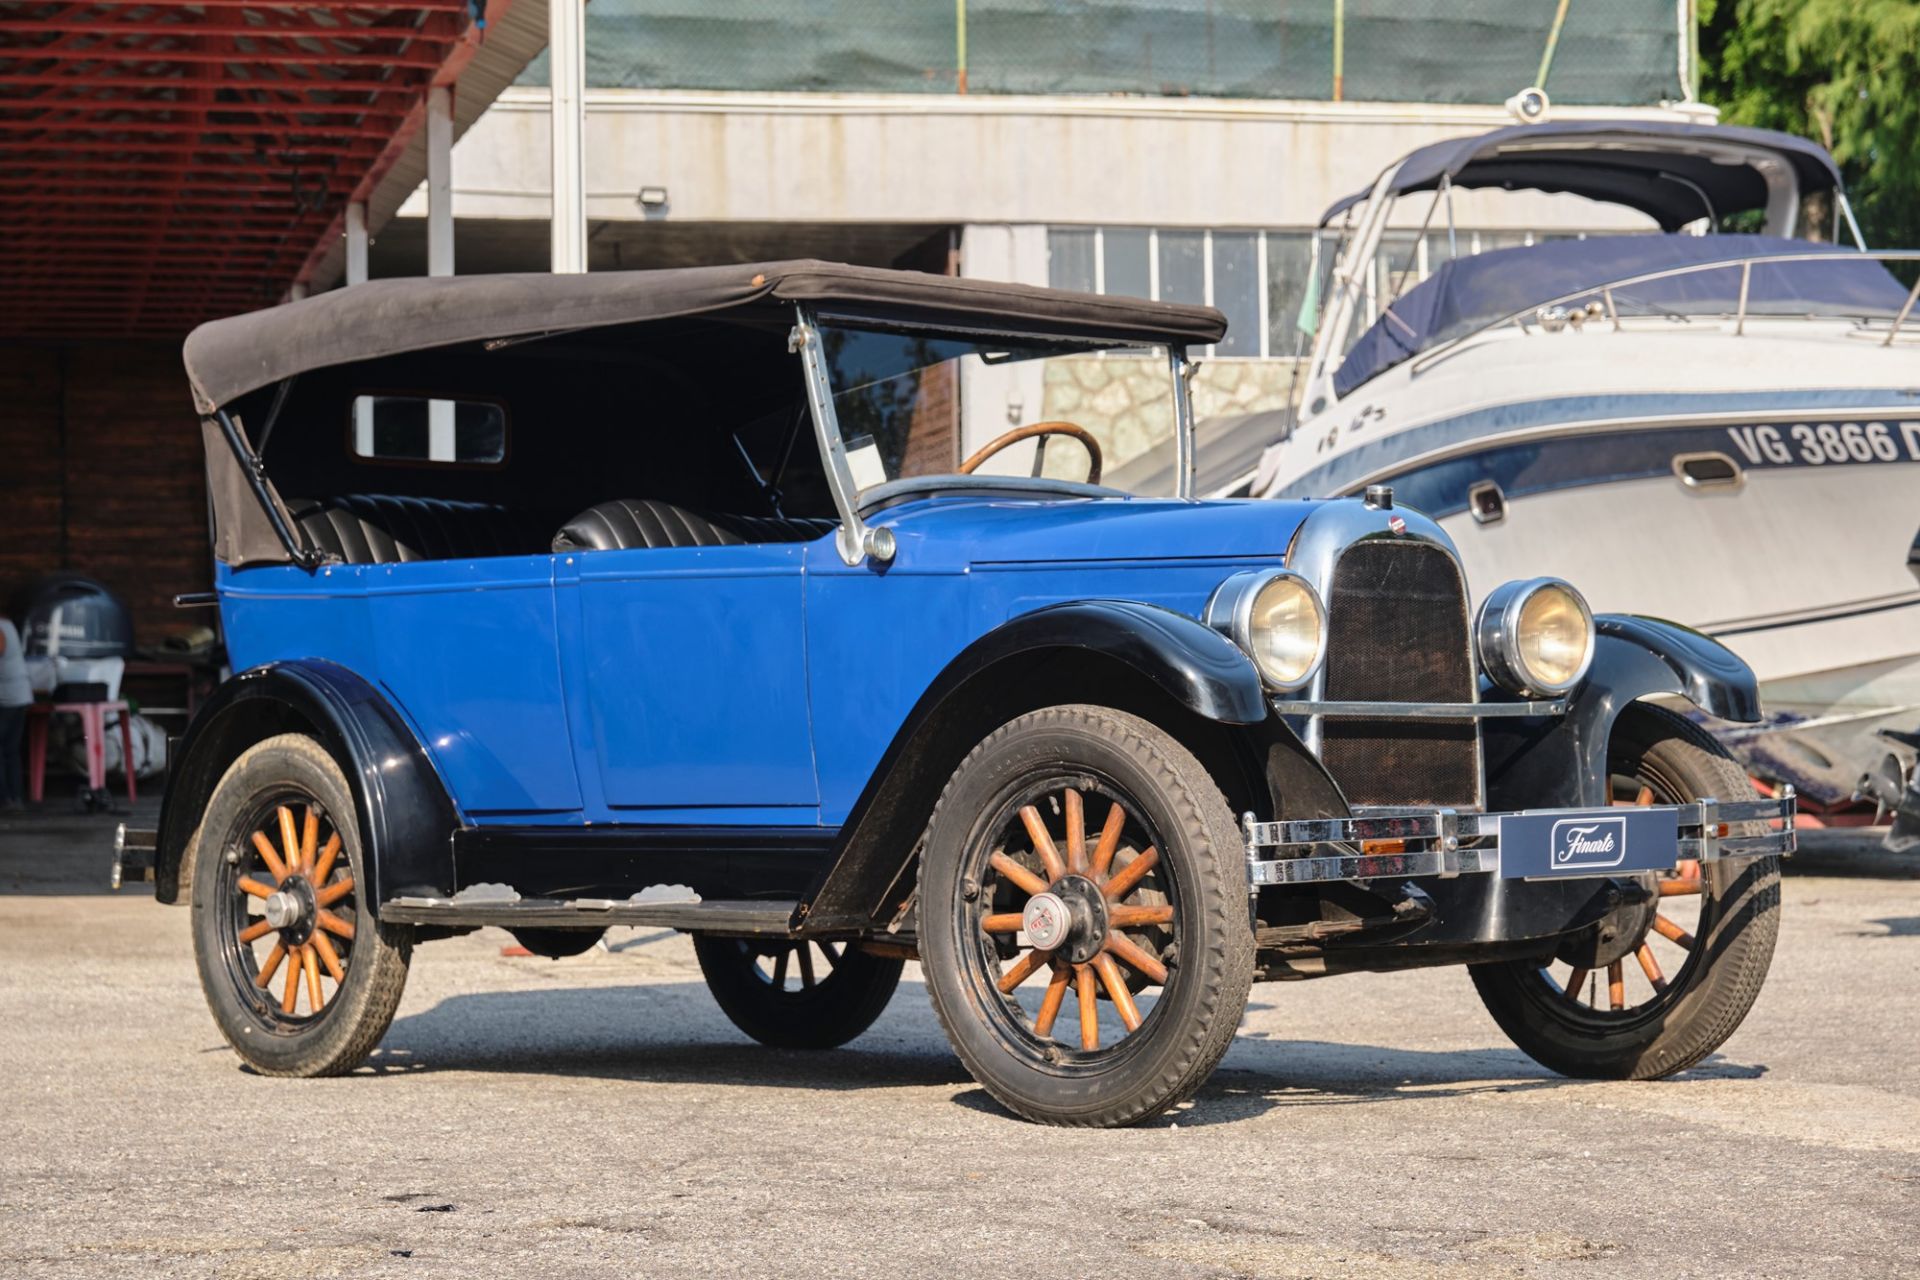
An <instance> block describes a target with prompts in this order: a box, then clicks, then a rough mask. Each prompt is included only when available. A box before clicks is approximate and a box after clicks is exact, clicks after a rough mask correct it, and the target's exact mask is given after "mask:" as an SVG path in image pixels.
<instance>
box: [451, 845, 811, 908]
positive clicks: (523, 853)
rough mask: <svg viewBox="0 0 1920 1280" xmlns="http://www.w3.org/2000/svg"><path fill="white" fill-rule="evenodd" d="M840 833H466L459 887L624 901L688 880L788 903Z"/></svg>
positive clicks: (708, 895)
mask: <svg viewBox="0 0 1920 1280" xmlns="http://www.w3.org/2000/svg"><path fill="white" fill-rule="evenodd" d="M839 835H840V832H839V830H838V829H837V828H834V827H464V828H462V829H461V830H460V831H458V832H456V833H455V835H454V841H453V849H454V866H455V868H456V870H457V875H456V877H455V878H456V881H457V883H458V887H459V888H462V889H465V888H468V887H470V886H472V885H477V884H506V885H511V886H513V888H514V889H516V890H518V891H519V893H520V894H521V896H522V897H527V898H614V899H622V898H626V897H629V896H631V895H633V894H635V893H638V892H639V891H641V890H642V889H646V888H649V887H650V886H653V885H661V884H684V885H687V886H689V887H691V888H692V889H693V891H694V892H695V893H698V894H699V895H700V896H701V897H702V898H704V899H747V898H773V899H783V900H786V901H792V900H793V899H795V898H798V897H799V896H800V894H801V892H802V891H803V890H805V889H806V887H807V886H808V885H810V884H812V883H813V882H814V880H816V879H817V878H818V877H819V875H820V873H821V872H822V871H823V870H825V868H826V865H827V855H828V853H829V851H830V850H831V849H832V848H833V845H834V842H835V841H836V840H837V839H838V838H839Z"/></svg>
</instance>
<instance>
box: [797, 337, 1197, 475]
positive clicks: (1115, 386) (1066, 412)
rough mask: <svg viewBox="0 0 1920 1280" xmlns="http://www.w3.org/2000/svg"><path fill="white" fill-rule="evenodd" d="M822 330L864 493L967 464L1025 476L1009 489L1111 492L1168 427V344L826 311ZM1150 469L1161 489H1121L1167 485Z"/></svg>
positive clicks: (1171, 419)
mask: <svg viewBox="0 0 1920 1280" xmlns="http://www.w3.org/2000/svg"><path fill="white" fill-rule="evenodd" d="M820 335H821V348H822V352H823V354H824V355H825V357H826V366H827V377H828V382H829V385H830V387H831V390H832V399H833V406H834V415H835V417H836V418H837V419H838V421H839V426H840V437H841V440H842V441H843V442H844V444H845V447H846V453H847V464H848V469H849V471H850V472H851V473H852V477H853V485H854V489H855V491H856V493H857V494H858V495H859V497H860V498H861V500H862V501H863V502H870V501H872V500H873V499H874V497H875V496H876V495H875V492H874V491H875V490H878V489H880V487H881V486H883V485H885V486H889V492H893V491H895V490H896V489H899V488H903V487H909V488H911V489H912V490H914V491H923V490H925V489H932V488H939V487H944V486H941V485H939V484H936V483H926V484H912V485H910V486H902V485H901V484H900V482H911V481H928V480H938V479H942V478H946V477H952V479H953V480H954V482H955V486H956V487H957V486H959V485H961V484H964V483H965V480H964V478H963V476H962V472H961V468H962V467H963V466H964V467H966V468H967V473H968V474H972V475H978V476H989V477H995V481H994V484H995V486H996V487H999V486H1001V485H1004V484H1005V483H1006V482H1007V481H1009V480H1019V481H1023V482H1025V483H1024V484H1022V485H1019V486H1016V487H1025V488H1031V489H1034V490H1035V491H1039V492H1052V493H1067V494H1071V493H1075V492H1083V493H1088V494H1092V493H1100V492H1112V491H1113V487H1114V486H1113V476H1114V472H1115V471H1117V470H1119V469H1120V468H1122V467H1124V465H1125V464H1126V463H1127V462H1129V461H1131V460H1133V459H1135V458H1137V457H1139V456H1141V455H1143V454H1145V453H1146V452H1147V451H1148V450H1150V449H1151V448H1153V446H1154V445H1156V444H1159V443H1161V442H1163V441H1166V440H1170V439H1171V438H1172V437H1173V435H1174V433H1175V427H1176V421H1175V413H1174V384H1173V377H1172V369H1171V364H1170V362H1169V359H1168V353H1167V350H1166V348H1164V347H1151V348H1139V347H1133V348H1120V347H1114V346H1102V345H1100V344H1095V343H1071V342H1066V341H1053V340H1026V341H1012V340H1007V339H1000V338H972V337H953V336H947V335H941V334H936V333H930V332H926V331H909V330H889V329H878V328H868V327H854V326H850V325H844V324H833V323H823V324H822V325H821V326H820ZM1043 425H1044V426H1045V427H1046V428H1047V429H1046V430H1037V429H1036V428H1038V427H1041V426H1043ZM996 445H998V446H999V447H997V448H996V447H995V446H996ZM969 463H971V464H972V465H968V464H969ZM1136 470H1137V469H1136ZM1155 479H1156V480H1157V481H1161V482H1163V483H1164V484H1165V486H1166V488H1165V490H1164V493H1162V492H1160V490H1159V487H1158V486H1157V485H1148V484H1142V485H1139V486H1126V487H1125V489H1124V491H1126V492H1137V493H1141V494H1155V495H1156V496H1166V495H1169V494H1171V493H1172V488H1171V484H1172V476H1171V473H1166V474H1164V475H1157V476H1156V477H1155ZM1090 486H1093V487H1090ZM878 496H880V497H882V498H884V497H885V496H886V495H885V494H881V495H878Z"/></svg>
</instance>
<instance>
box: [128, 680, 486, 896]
mask: <svg viewBox="0 0 1920 1280" xmlns="http://www.w3.org/2000/svg"><path fill="white" fill-rule="evenodd" d="M283 733H304V734H306V735H308V736H309V737H311V738H313V739H314V740H316V741H317V742H319V743H320V745H321V746H322V747H324V748H326V750H327V752H328V754H330V755H332V756H333V758H334V760H335V761H336V762H337V763H338V764H339V765H340V768H341V771H342V772H343V773H345V774H346V775H347V781H348V784H349V785H350V786H351V787H352V788H353V795H354V804H355V807H356V809H357V810H358V818H359V826H360V833H361V845H362V854H363V856H364V859H365V862H366V874H367V876H368V878H369V879H370V881H371V884H370V885H369V892H368V893H367V894H366V895H364V896H363V897H362V899H361V900H362V901H363V902H367V903H370V904H373V909H374V910H375V911H376V913H377V911H378V904H379V903H381V902H383V901H385V900H386V899H387V898H390V897H393V896H394V895H395V894H399V893H414V892H420V893H433V894H440V895H445V894H451V893H452V892H453V891H454V888H455V887H456V886H455V885H454V875H453V847H452V841H451V836H452V833H453V831H454V829H455V828H456V827H458V826H459V825H460V820H459V816H458V813H457V812H456V810H455V808H454V805H453V802H452V800H451V799H450V798H449V797H448V794H447V789H446V786H445V785H444V784H443V783H442V782H441V780H440V775H439V774H438V772H436V771H435V769H434V767H433V762H432V761H431V760H430V759H429V758H428V756H427V753H426V750H425V749H424V748H423V747H422V746H421V745H420V743H419V741H418V740H417V739H416V738H415V737H414V735H413V732H412V730H410V729H409V728H408V727H407V724H406V722H405V721H404V720H402V719H401V717H400V714H399V713H398V712H397V711H396V710H394V708H393V707H392V706H391V705H390V704H389V703H388V702H387V700H386V698H385V697H384V696H382V695H381V693H380V692H379V691H378V690H377V689H375V688H374V687H373V686H372V685H370V684H369V683H367V681H365V680H363V679H362V678H361V677H360V676H358V675H356V674H355V673H354V672H352V671H350V670H348V669H347V668H345V667H342V666H339V665H337V664H335V663H331V662H324V661H321V660H318V659H302V660H298V661H291V662H276V663H271V664H269V665H267V666H263V667H255V668H253V669H252V670H250V671H243V672H241V673H240V674H239V675H237V676H234V677H233V678H232V679H231V680H228V681H227V682H226V683H225V684H223V685H221V686H220V688H219V689H218V690H216V691H215V692H214V695H213V696H212V697H211V698H209V699H208V700H207V702H206V703H205V704H203V705H202V706H201V708H200V711H199V712H198V714H196V715H195V716H194V719H193V723H192V724H191V725H190V726H188V728H187V733H186V736H185V737H184V738H183V739H182V740H181V743H180V745H179V747H178V748H177V749H176V751H175V754H174V758H173V760H172V768H171V772H170V774H169V778H168V783H167V792H166V796H165V798H164V799H163V800H162V802H161V805H160V834H159V840H158V844H157V847H156V850H155V855H154V875H155V881H156V883H155V896H156V897H158V898H159V900H160V901H162V902H176V901H179V900H180V896H181V890H182V886H183V884H184V885H186V887H187V890H188V892H191V876H192V866H191V859H190V856H189V855H190V852H191V850H192V847H193V841H194V837H195V834H196V832H197V831H198V829H199V826H200V819H201V816H202V814H204V813H205V812H206V807H207V802H208V800H209V799H210V798H211V797H212V795H213V789H214V787H215V786H216V785H217V784H218V783H219V781H220V778H221V777H222V775H224V774H225V773H226V771H227V769H228V768H229V767H230V766H231V765H232V764H233V762H234V761H235V760H236V759H238V758H239V756H240V755H241V753H242V752H244V751H246V750H247V749H248V748H249V747H251V746H253V745H255V744H256V743H259V742H263V741H265V740H266V739H268V738H271V737H275V736H277V735H279V734H283Z"/></svg>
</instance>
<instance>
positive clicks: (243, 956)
mask: <svg viewBox="0 0 1920 1280" xmlns="http://www.w3.org/2000/svg"><path fill="white" fill-rule="evenodd" d="M247 825H248V826H250V827H251V828H252V830H251V831H250V832H249V833H248V838H247V841H246V843H245V845H244V846H242V847H241V848H238V849H232V848H230V849H229V850H228V853H227V856H226V857H225V858H224V859H223V860H222V866H221V876H220V879H221V881H222V883H223V887H224V888H225V890H226V898H227V908H228V909H227V911H226V912H225V913H224V914H223V916H222V920H221V932H222V934H223V936H224V937H225V938H226V939H227V945H228V946H229V947H230V948H231V951H232V955H231V965H232V973H233V976H235V977H243V978H245V979H246V982H245V987H244V991H243V993H244V995H245V996H246V998H247V999H248V1000H250V1001H251V1002H253V1003H254V1004H255V1006H256V1007H257V1009H258V1012H259V1014H260V1016H261V1018H262V1020H263V1021H266V1022H268V1023H270V1024H272V1025H275V1026H279V1025H282V1024H285V1025H293V1026H297V1025H299V1024H300V1023H301V1022H304V1021H305V1020H307V1019H310V1018H317V1017H320V1016H321V1015H323V1014H324V1013H325V1012H326V1010H327V1006H328V1005H329V1004H330V1003H331V1002H332V1000H333V998H334V997H335V996H337V995H338V994H339V993H340V990H341V987H342V986H343V985H344V984H345V982H346V980H347V967H348V966H349V965H351V964H352V963H353V936H354V930H355V926H354V924H353V921H354V918H355V917H356V916H357V915H358V904H357V902H356V900H355V891H356V888H357V886H356V885H355V884H354V879H353V873H352V870H351V868H349V867H348V866H346V865H345V862H344V860H343V859H342V858H341V856H340V854H341V852H342V850H343V848H344V842H343V841H342V839H341V836H340V832H339V831H338V830H337V829H336V828H335V827H334V825H333V822H332V821H331V820H330V819H329V818H328V816H327V814H326V811H325V810H324V809H323V808H321V807H320V806H319V805H318V804H317V803H315V802H314V801H313V800H312V799H310V798H307V797H303V796H299V795H289V796H287V797H286V798H285V799H284V800H272V801H269V802H268V803H266V804H264V805H262V806H260V808H259V811H258V812H256V813H255V815H254V817H253V818H252V820H251V821H250V822H249V823H248V824H247ZM236 855H237V856H236Z"/></svg>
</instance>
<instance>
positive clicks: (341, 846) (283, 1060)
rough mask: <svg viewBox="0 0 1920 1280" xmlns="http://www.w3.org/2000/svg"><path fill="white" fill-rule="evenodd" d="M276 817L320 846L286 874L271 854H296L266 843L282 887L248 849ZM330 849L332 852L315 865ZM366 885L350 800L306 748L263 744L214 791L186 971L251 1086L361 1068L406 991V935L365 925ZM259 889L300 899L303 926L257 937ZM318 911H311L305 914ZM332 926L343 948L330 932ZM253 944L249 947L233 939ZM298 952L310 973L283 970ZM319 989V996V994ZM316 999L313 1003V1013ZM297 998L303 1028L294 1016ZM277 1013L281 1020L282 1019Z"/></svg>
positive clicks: (339, 778)
mask: <svg viewBox="0 0 1920 1280" xmlns="http://www.w3.org/2000/svg"><path fill="white" fill-rule="evenodd" d="M283 806H284V807H285V808H286V809H287V810H288V812H289V813H291V814H294V815H296V816H297V817H298V818H300V819H301V820H302V821H301V823H300V825H301V826H302V827H304V826H305V822H304V818H305V815H306V814H308V813H311V814H312V815H313V824H314V825H313V828H312V830H313V831H314V832H315V833H316V836H317V833H318V832H321V831H325V832H328V833H329V834H328V835H327V839H326V844H325V845H324V846H319V847H317V848H315V847H313V846H317V845H318V840H317V838H316V836H309V837H307V838H306V839H305V840H304V841H302V842H300V847H299V848H297V849H296V853H301V854H306V855H309V856H310V857H311V861H309V862H306V863H305V864H304V868H303V867H301V866H298V865H296V866H289V865H288V863H289V862H295V863H298V861H299V860H298V859H289V858H287V857H286V850H285V848H284V845H285V844H293V843H296V842H295V841H292V840H287V841H284V842H282V841H277V840H274V839H269V840H268V844H269V846H276V845H279V846H281V847H279V848H278V849H277V854H278V858H279V861H280V863H281V871H284V872H285V873H286V874H285V876H284V877H283V876H282V875H281V874H280V872H276V871H275V869H274V868H273V866H272V865H270V863H269V861H268V860H267V859H266V857H265V855H264V854H262V853H261V852H260V851H259V847H258V843H257V841H256V840H255V839H254V835H255V833H256V832H260V831H262V830H267V831H269V832H270V833H271V832H272V831H273V830H274V828H275V827H276V825H277V824H278V823H279V822H280V821H282V819H280V817H279V812H280V809H281V808H282V807H283ZM287 820H288V821H292V820H294V819H287ZM336 836H337V838H338V849H337V852H335V853H334V854H333V855H332V856H331V857H328V856H327V852H326V851H327V849H329V848H333V847H334V841H335V837H336ZM316 864H326V865H316ZM365 875H366V864H365V862H364V854H363V852H362V849H361V843H360V832H359V824H358V822H357V820H356V817H355V810H354V804H353V793H352V791H351V789H350V788H349V787H348V785H347V779H346V776H345V774H343V773H342V772H341V770H340V766H339V765H338V764H337V763H335V761H334V759H333V757H332V756H330V755H329V754H327V752H326V751H325V749H323V748H322V747H321V746H320V745H319V744H318V743H317V742H315V741H314V740H313V739H311V738H308V737H306V736H304V735H302V734H284V735H282V736H280V737H276V738H269V739H267V740H266V741H265V742H261V743H259V744H257V745H256V746H253V747H251V748H249V749H248V750H247V751H246V752H245V753H244V754H242V755H241V756H240V758H239V759H238V760H236V761H234V763H233V766H232V767H231V768H229V769H228V770H227V772H226V775H225V776H224V777H223V778H221V779H220V783H219V785H218V786H216V787H215V788H214V792H213V797H212V799H211V800H210V801H209V803H208V805H207V810H206V813H205V815H204V816H203V818H202V820H201V828H200V835H199V852H198V856H197V857H196V858H195V862H194V873H193V950H194V957H195V959H196V960H197V961H198V964H199V969H200V986H201V989H202V991H204V992H205V994H206V997H207V1007H208V1008H209V1009H211V1010H212V1011H213V1020H214V1022H215V1023H216V1024H217V1025H218V1026H219V1028H220V1032H221V1034H222V1035H224V1036H225V1037H226V1038H227V1043H229V1044H231V1045H232V1046H233V1047H234V1050H235V1051H236V1052H238V1053H239V1055H240V1056H241V1058H243V1059H245V1061H246V1062H247V1064H248V1065H249V1066H251V1067H253V1068H254V1070H256V1071H259V1072H260V1073H262V1074H263V1075H270V1076H330V1075H342V1074H344V1073H346V1072H349V1071H352V1070H353V1069H354V1068H355V1067H357V1066H359V1065H360V1064H361V1063H362V1062H364V1061H366V1058H367V1055H368V1054H370V1053H372V1052H373V1049H374V1046H376V1045H377V1044H379V1043H380V1038H381V1037H382V1036H383V1035H385V1034H386V1031H387V1028H388V1026H389V1025H391V1024H392V1022H393V1015H394V1011H395V1010H396V1009H397V1008H398V1007H399V1005H400V994H401V992H402V991H403V990H404V989H405V987H406V981H407V964H408V960H409V958H410V956H411V953H412V947H413V930H412V929H411V928H408V927H406V926H402V925H386V924H379V923H377V922H376V921H375V920H374V919H373V917H372V914H371V912H370V910H369V909H368V907H367V905H366V901H365V898H364V897H363V895H362V894H361V893H360V892H359V886H361V885H364V884H366V883H367V881H366V878H365ZM242 880H247V881H249V882H251V883H252V885H253V886H254V888H252V889H249V888H247V887H246V886H243V885H242V883H241V882H242ZM349 882H351V883H349ZM265 887H271V888H273V889H275V890H276V893H277V892H279V891H282V890H284V891H286V892H287V893H288V894H289V896H290V897H298V896H300V895H309V896H308V897H306V898H303V899H302V902H303V903H304V905H303V907H302V910H303V912H304V915H303V917H302V919H300V920H298V921H296V922H295V923H294V924H293V925H290V926H288V927H287V928H284V929H267V928H265V926H266V925H268V924H269V923H270V921H268V920H267V919H266V917H265V916H264V915H261V914H255V912H256V911H258V910H260V909H261V907H262V899H261V898H260V897H259V896H258V895H257V893H256V892H255V891H256V890H257V889H258V888H265ZM321 901H324V904H325V905H324V907H322V906H318V905H315V904H316V902H321ZM327 913H331V914H332V916H333V922H332V925H331V927H323V926H322V925H321V924H320V923H319V920H320V917H322V916H323V915H325V914H327ZM343 925H344V926H345V929H346V930H347V931H350V934H351V936H350V937H348V936H346V935H345V934H344V933H335V932H334V931H333V930H334V929H338V928H340V927H341V926H343ZM255 931H259V936H258V937H257V938H254V939H252V940H247V939H246V938H245V937H244V936H243V935H245V934H247V933H250V932H255ZM315 939H318V940H317V941H316V940H315ZM269 940H272V941H273V944H274V946H273V949H272V950H270V951H268V952H267V953H266V957H265V959H262V958H261V956H260V954H259V952H258V947H259V946H260V945H261V944H263V943H266V942H268V941H269ZM301 946H304V947H305V948H307V949H308V951H310V952H311V954H313V956H314V961H313V963H312V965H311V967H310V968H304V967H303V968H297V967H296V966H298V965H300V964H301V962H302V961H304V959H305V957H306V955H307V954H308V951H303V950H299V949H297V948H298V947H301ZM335 964H338V965H339V966H340V969H341V972H340V976H339V978H338V979H337V980H335V979H333V978H332V977H331V974H332V966H333V965H335ZM283 966H284V970H285V973H284V975H282V973H281V969H282V967H283ZM263 968H264V969H265V970H266V972H267V976H268V978H269V979H277V978H280V977H282V976H284V977H285V982H284V983H283V984H282V985H283V986H284V987H290V988H291V989H292V990H291V994H289V995H287V996H286V997H284V999H283V1000H276V999H275V998H274V996H273V994H272V993H271V991H270V990H268V989H266V987H265V986H264V984H263V983H262V982H261V981H260V975H261V971H262V969H263ZM323 969H324V972H323ZM309 982H311V984H312V986H311V987H309V986H308V985H307V984H308V983H309ZM328 982H331V983H332V988H331V994H325V988H326V986H327V983H328ZM316 991H318V992H321V993H322V994H323V997H324V998H323V999H321V1000H315V999H313V998H312V997H313V994H314V992H316ZM302 996H305V997H306V1002H307V1005H308V1012H307V1013H306V1014H305V1015H302V1014H300V1013H299V1012H298V1005H299V1001H300V998H301V997H302ZM288 1003H291V1004H293V1006H294V1011H293V1012H287V1011H286V1010H285V1008H284V1005H285V1004H288Z"/></svg>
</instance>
